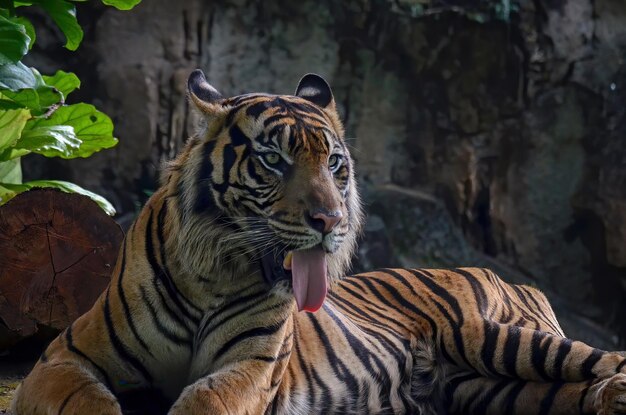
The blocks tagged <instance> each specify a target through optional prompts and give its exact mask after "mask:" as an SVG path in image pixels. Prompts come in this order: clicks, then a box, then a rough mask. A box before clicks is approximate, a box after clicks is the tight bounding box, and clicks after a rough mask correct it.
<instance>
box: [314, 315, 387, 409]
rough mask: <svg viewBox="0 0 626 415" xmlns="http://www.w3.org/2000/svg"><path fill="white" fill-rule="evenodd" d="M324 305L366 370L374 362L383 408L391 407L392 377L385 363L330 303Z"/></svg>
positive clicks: (370, 368)
mask: <svg viewBox="0 0 626 415" xmlns="http://www.w3.org/2000/svg"><path fill="white" fill-rule="evenodd" d="M323 307H324V311H326V313H327V314H328V315H329V316H330V317H331V318H332V319H333V321H334V322H335V324H336V326H337V327H338V328H339V329H340V330H341V331H342V333H343V335H344V336H345V338H346V340H347V341H348V344H349V345H350V347H351V348H352V350H353V351H354V354H355V355H356V357H357V358H358V359H359V360H360V361H361V364H362V365H363V367H364V368H365V369H366V370H370V371H372V369H374V368H373V367H372V366H371V364H370V363H371V362H372V361H373V362H374V364H375V366H376V369H378V370H377V371H375V372H374V373H373V374H374V378H375V381H376V383H377V384H378V386H379V397H380V399H381V406H382V407H383V408H385V407H391V402H390V401H389V393H390V392H391V379H390V377H389V373H388V371H387V368H386V367H385V364H384V363H383V362H382V361H381V360H380V358H379V357H378V356H377V355H376V354H374V353H371V352H370V350H369V348H368V347H367V346H366V345H365V344H364V343H363V342H362V341H361V340H360V339H359V338H358V337H356V336H355V335H354V334H353V333H352V330H350V329H349V328H348V327H347V326H346V325H345V323H344V322H343V320H342V319H341V318H340V317H339V316H338V315H337V314H336V313H335V312H334V310H333V309H332V307H330V306H329V304H324V305H323Z"/></svg>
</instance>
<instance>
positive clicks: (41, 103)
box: [0, 62, 75, 114]
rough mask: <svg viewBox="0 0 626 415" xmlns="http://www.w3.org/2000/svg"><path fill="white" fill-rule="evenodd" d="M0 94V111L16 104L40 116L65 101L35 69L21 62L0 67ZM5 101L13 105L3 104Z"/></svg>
mask: <svg viewBox="0 0 626 415" xmlns="http://www.w3.org/2000/svg"><path fill="white" fill-rule="evenodd" d="M57 74H58V73H57ZM72 75H73V74H72ZM55 76H56V75H55ZM74 76H75V75H74ZM0 94H2V97H0V109H2V108H10V107H11V105H14V104H15V103H17V104H19V105H20V106H21V107H24V108H29V109H31V110H32V111H33V112H34V113H35V114H41V113H43V112H45V111H46V110H47V108H48V107H50V106H51V105H54V104H57V103H60V102H63V101H64V100H65V97H64V96H63V94H62V93H61V92H59V91H58V90H57V89H56V88H55V87H54V86H53V85H48V84H47V83H46V81H45V80H44V78H43V77H42V76H41V75H40V74H39V72H37V70H36V69H34V68H29V67H27V66H26V65H24V64H23V63H21V62H18V63H8V64H6V65H0ZM7 100H8V101H12V102H13V104H11V103H7V102H5V101H7Z"/></svg>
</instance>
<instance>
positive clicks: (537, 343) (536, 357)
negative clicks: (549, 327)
mask: <svg viewBox="0 0 626 415" xmlns="http://www.w3.org/2000/svg"><path fill="white" fill-rule="evenodd" d="M544 339H546V340H545V341H543V340H544ZM552 339H553V337H552V336H550V335H549V334H547V333H546V332H543V331H535V332H533V335H532V339H531V341H530V353H531V355H530V360H531V363H532V365H533V367H534V368H535V371H536V372H537V374H538V375H539V376H541V378H542V379H544V380H551V377H550V376H549V375H548V373H547V372H546V361H547V358H548V352H549V350H550V345H551V344H552Z"/></svg>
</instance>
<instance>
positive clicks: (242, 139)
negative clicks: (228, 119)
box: [229, 108, 251, 147]
mask: <svg viewBox="0 0 626 415" xmlns="http://www.w3.org/2000/svg"><path fill="white" fill-rule="evenodd" d="M248 109H249V108H248ZM229 132H230V142H231V143H232V145H233V146H234V147H237V146H244V145H250V144H251V142H250V138H248V137H247V136H246V135H245V134H244V133H243V131H241V128H239V126H238V125H236V124H235V125H233V126H232V127H230V131H229Z"/></svg>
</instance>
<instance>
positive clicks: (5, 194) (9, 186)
mask: <svg viewBox="0 0 626 415" xmlns="http://www.w3.org/2000/svg"><path fill="white" fill-rule="evenodd" d="M28 189H30V187H28V186H25V185H23V184H13V183H0V205H2V204H4V203H6V202H8V201H9V200H11V199H13V198H14V197H15V196H17V195H18V194H19V193H22V192H25V191H26V190H28Z"/></svg>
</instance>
